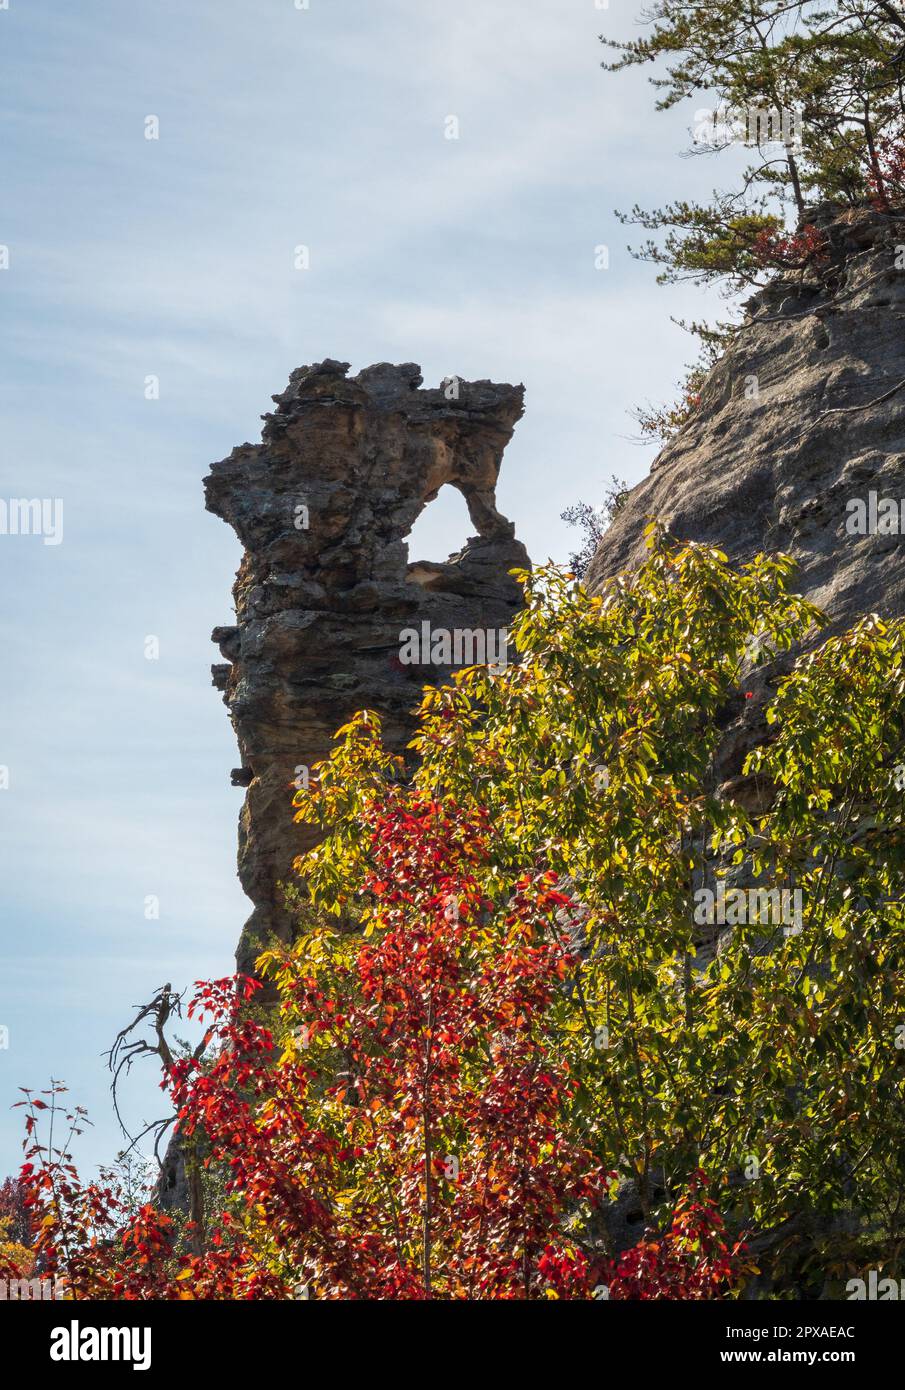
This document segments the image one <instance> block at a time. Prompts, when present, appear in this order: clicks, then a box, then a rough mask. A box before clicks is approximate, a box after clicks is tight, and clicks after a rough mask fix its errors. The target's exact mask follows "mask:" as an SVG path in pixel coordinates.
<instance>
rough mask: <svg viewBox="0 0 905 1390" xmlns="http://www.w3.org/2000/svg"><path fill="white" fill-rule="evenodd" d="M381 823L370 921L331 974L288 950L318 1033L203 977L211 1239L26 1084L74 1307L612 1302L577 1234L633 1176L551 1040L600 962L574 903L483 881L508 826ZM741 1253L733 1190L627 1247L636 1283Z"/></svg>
mask: <svg viewBox="0 0 905 1390" xmlns="http://www.w3.org/2000/svg"><path fill="white" fill-rule="evenodd" d="M362 833H363V834H365V835H367V837H368V848H369V859H368V862H369V863H370V865H371V869H370V871H369V872H368V874H367V877H366V880H365V882H364V884H363V887H362V895H361V906H362V909H363V911H364V914H365V920H366V921H367V923H368V932H367V933H366V934H364V935H361V936H356V937H354V938H344V940H346V941H347V942H348V944H349V949H348V950H346V951H344V952H342V953H340V954H339V955H336V953H335V952H328V954H327V957H326V959H327V961H328V964H327V966H326V967H325V966H324V965H323V957H322V956H321V955H318V954H317V953H315V955H314V956H311V954H310V953H302V954H301V955H287V956H286V957H285V958H284V959H282V960H281V961H280V972H281V973H280V976H279V990H280V995H281V999H282V1001H283V1002H282V1006H283V1010H284V1012H285V1014H286V1015H287V1019H288V1021H289V1023H290V1024H291V1025H292V1027H293V1028H294V1029H295V1030H296V1031H297V1032H299V1033H301V1034H302V1035H303V1036H304V1037H305V1038H306V1040H307V1045H306V1046H304V1047H302V1048H296V1047H294V1046H293V1047H288V1048H287V1049H286V1051H284V1052H283V1054H282V1056H280V1055H279V1049H278V1046H277V1043H276V1038H275V1035H274V1033H273V1032H272V1031H271V1029H270V1028H269V1027H267V1026H265V1025H263V1024H262V1023H260V1022H259V1021H257V1020H256V1019H255V1018H253V1017H252V1016H251V1010H250V1008H249V1001H250V999H251V998H252V996H253V995H254V993H255V992H256V991H257V990H258V989H259V988H260V986H259V983H258V982H257V981H255V980H250V979H244V978H239V979H223V980H215V981H212V982H210V983H207V984H203V985H201V986H200V987H199V991H198V995H197V997H196V999H195V1001H194V1003H193V1005H192V1008H191V1010H190V1012H192V1013H193V1014H194V1015H196V1016H198V1015H200V1016H203V1017H204V1018H205V1019H206V1021H207V1022H208V1024H209V1027H210V1036H211V1038H212V1042H213V1053H212V1058H209V1059H208V1060H206V1061H202V1060H196V1059H193V1058H187V1059H184V1060H180V1061H178V1062H177V1063H176V1064H175V1065H174V1066H173V1067H172V1069H171V1071H170V1074H169V1076H168V1077H167V1079H166V1083H165V1084H167V1085H168V1086H169V1088H170V1089H171V1092H172V1095H173V1099H174V1101H175V1104H176V1107H177V1111H178V1124H179V1127H180V1130H181V1133H182V1134H183V1136H184V1137H185V1138H186V1139H187V1140H189V1141H191V1140H192V1139H193V1137H197V1138H198V1139H201V1138H203V1141H204V1146H205V1150H206V1152H207V1153H208V1154H209V1158H208V1160H207V1161H208V1162H211V1163H214V1164H215V1165H217V1167H218V1169H219V1170H220V1171H221V1172H222V1171H225V1172H226V1174H227V1177H226V1191H227V1209H226V1211H225V1212H224V1213H223V1214H222V1215H221V1216H220V1218H219V1224H218V1225H217V1226H216V1229H214V1230H213V1232H212V1233H211V1234H210V1235H209V1236H208V1238H207V1239H206V1248H205V1249H204V1250H203V1252H202V1253H201V1254H191V1253H187V1252H186V1251H185V1250H184V1249H183V1248H182V1247H181V1245H180V1239H181V1237H180V1233H179V1231H178V1228H177V1227H176V1225H174V1222H173V1221H172V1220H171V1219H170V1218H169V1217H168V1216H167V1215H165V1214H163V1213H161V1212H159V1211H157V1210H155V1209H154V1207H153V1206H151V1205H145V1206H143V1207H142V1208H141V1209H140V1210H139V1211H138V1212H137V1213H132V1214H130V1213H129V1211H128V1210H127V1208H126V1206H125V1205H124V1203H123V1201H122V1200H121V1198H120V1197H119V1195H118V1194H117V1192H115V1191H114V1190H113V1189H112V1188H111V1186H109V1185H105V1184H104V1183H92V1184H88V1185H82V1184H81V1182H80V1181H79V1178H78V1174H77V1172H76V1170H75V1168H74V1167H73V1165H72V1162H71V1158H70V1155H69V1147H70V1139H71V1137H72V1136H73V1135H74V1134H77V1133H78V1132H79V1126H80V1122H81V1118H82V1114H83V1112H81V1111H80V1110H78V1109H76V1110H75V1111H73V1113H72V1114H71V1115H69V1116H68V1117H67V1118H68V1122H69V1135H68V1136H67V1138H66V1139H65V1140H64V1142H63V1144H62V1146H61V1147H60V1148H58V1149H50V1148H49V1147H46V1146H44V1145H42V1144H41V1143H39V1142H38V1138H37V1132H36V1131H37V1126H38V1123H39V1120H40V1118H41V1115H42V1112H46V1111H47V1110H48V1109H49V1111H50V1117H51V1118H54V1117H56V1118H57V1123H59V1115H60V1111H61V1108H62V1105H61V1101H60V1095H61V1093H62V1091H63V1090H64V1088H62V1087H60V1086H57V1085H55V1086H54V1087H52V1088H51V1090H50V1091H49V1092H45V1093H43V1094H44V1095H46V1096H47V1097H48V1100H42V1099H41V1098H39V1097H37V1096H33V1095H30V1094H28V1093H26V1094H27V1099H26V1100H25V1101H23V1102H21V1104H23V1105H24V1106H26V1107H27V1117H26V1129H27V1134H28V1138H27V1140H26V1144H27V1149H26V1158H27V1159H28V1162H27V1163H26V1164H25V1166H24V1167H23V1169H22V1173H21V1178H20V1182H21V1186H22V1190H23V1192H24V1194H25V1202H26V1204H27V1207H28V1210H29V1212H30V1214H31V1218H32V1224H33V1228H34V1230H35V1232H36V1236H35V1247H34V1251H35V1255H36V1257H37V1258H38V1260H39V1265H40V1268H41V1270H42V1275H43V1276H45V1277H61V1278H62V1279H64V1280H65V1281H66V1282H67V1284H68V1287H69V1289H70V1290H71V1292H72V1296H73V1297H75V1298H94V1299H97V1298H107V1299H118V1300H136V1299H151V1298H155V1299H160V1298H164V1299H175V1298H216V1299H291V1298H294V1297H297V1296H298V1290H299V1286H300V1285H302V1286H304V1287H306V1288H308V1289H310V1290H311V1293H312V1295H313V1296H315V1297H318V1298H342V1299H364V1298H368V1299H386V1300H394V1299H431V1298H434V1299H436V1298H440V1299H516V1298H546V1297H551V1296H552V1297H557V1298H589V1297H591V1296H592V1292H593V1289H594V1286H595V1283H597V1282H599V1281H597V1280H595V1279H594V1278H592V1271H591V1269H590V1267H589V1263H588V1260H587V1257H586V1255H585V1253H584V1252H582V1250H581V1249H579V1248H576V1247H575V1246H574V1245H573V1244H572V1243H570V1242H569V1241H567V1240H566V1239H565V1238H564V1235H563V1230H564V1224H565V1218H566V1217H567V1216H569V1214H570V1213H572V1212H574V1210H575V1207H576V1204H577V1203H579V1202H582V1201H585V1202H589V1203H590V1204H592V1205H593V1204H594V1203H596V1202H598V1201H600V1200H602V1199H603V1197H604V1195H605V1187H606V1182H607V1179H608V1177H609V1175H608V1174H607V1173H605V1172H604V1171H603V1170H602V1169H601V1167H600V1164H599V1161H598V1160H597V1158H596V1157H595V1155H594V1154H593V1153H591V1152H590V1151H589V1150H588V1149H586V1148H584V1147H582V1145H581V1143H580V1142H578V1141H576V1139H575V1138H574V1137H573V1136H572V1134H571V1133H570V1132H569V1129H568V1126H567V1124H566V1123H565V1119H566V1115H567V1112H568V1108H569V1106H570V1104H571V1102H572V1100H573V1098H574V1096H575V1093H576V1089H577V1087H576V1082H575V1081H574V1079H573V1078H572V1077H571V1076H570V1075H569V1073H568V1071H567V1070H566V1068H565V1066H564V1064H563V1063H562V1062H561V1061H559V1060H558V1059H557V1056H556V1050H555V1048H554V1047H553V1046H552V1045H551V1044H552V1043H553V1041H554V1038H555V1034H554V1031H553V1030H554V1027H555V1023H554V1015H553V1013H552V1011H551V1005H553V1004H554V1003H555V1002H556V1001H557V1000H558V999H559V997H560V994H561V990H562V986H563V982H564V980H565V979H566V977H567V976H568V975H569V974H570V972H572V971H573V970H574V968H575V960H574V958H573V957H572V956H571V955H570V954H569V953H568V951H566V950H565V949H563V948H562V947H561V946H559V945H557V944H556V940H555V934H554V933H553V932H552V931H551V926H552V923H553V921H554V919H555V916H556V914H557V913H558V912H559V911H561V909H562V908H563V907H564V906H565V907H568V906H570V904H571V900H570V898H569V897H568V896H567V895H565V894H564V893H562V892H561V891H559V889H558V887H557V883H556V876H555V875H553V874H550V873H547V874H542V875H539V876H534V877H531V876H527V875H526V876H524V877H523V878H522V879H521V880H520V881H519V883H518V885H517V888H516V891H515V893H514V895H513V896H512V898H511V899H510V900H508V901H506V902H504V903H502V904H500V903H496V904H495V903H493V902H491V901H490V900H489V899H488V898H487V897H486V895H485V893H484V892H483V891H482V890H481V888H480V886H479V882H478V873H477V870H478V867H479V866H481V867H483V866H484V865H486V863H487V858H488V852H489V851H488V846H489V844H490V840H491V829H490V826H489V824H488V823H487V820H486V818H485V817H483V816H480V815H477V814H475V815H473V816H471V817H465V816H462V815H460V814H459V813H458V812H456V811H455V810H454V809H452V808H450V807H449V806H447V805H440V804H437V803H435V802H432V801H429V800H425V799H421V798H418V797H417V796H416V795H414V794H412V793H408V792H404V791H402V790H401V789H399V790H397V791H395V792H392V793H391V794H390V796H389V800H388V803H387V804H385V805H384V806H383V807H380V808H375V809H373V810H372V811H370V812H366V813H365V814H364V816H363V818H362ZM311 1039H316V1040H317V1042H318V1046H317V1047H310V1041H311ZM312 1058H313V1059H314V1060H312ZM325 1058H326V1059H327V1063H326V1064H325V1061H324V1059H325ZM318 1059H319V1060H318ZM330 1059H332V1060H330ZM45 1118H46V1116H45ZM57 1133H59V1129H57ZM451 1155H452V1156H454V1162H451ZM739 1252H740V1247H735V1248H734V1249H733V1250H731V1251H729V1250H727V1248H726V1245H725V1242H724V1241H723V1238H722V1224H721V1222H720V1218H719V1215H718V1213H717V1212H716V1209H715V1208H714V1207H713V1205H712V1203H709V1202H708V1201H707V1200H706V1199H705V1198H700V1199H696V1200H694V1201H689V1202H688V1203H686V1204H683V1205H680V1208H679V1210H678V1212H677V1215H676V1219H675V1222H674V1223H673V1226H672V1227H671V1229H670V1231H669V1232H667V1234H666V1236H664V1237H662V1238H661V1239H660V1240H657V1241H647V1242H645V1243H643V1244H642V1245H641V1246H639V1247H637V1249H636V1250H634V1251H630V1252H629V1253H628V1254H627V1255H626V1256H625V1257H624V1258H623V1260H622V1261H621V1262H620V1263H619V1265H618V1267H617V1268H616V1270H615V1271H614V1272H613V1274H612V1277H611V1279H610V1288H611V1296H612V1297H617V1298H625V1297H639V1298H657V1297H667V1296H672V1297H688V1298H698V1297H706V1296H713V1295H714V1293H715V1292H716V1291H718V1289H719V1288H720V1287H724V1286H727V1285H728V1284H730V1283H731V1281H732V1280H733V1278H734V1277H735V1272H736V1266H737V1263H738V1256H739Z"/></svg>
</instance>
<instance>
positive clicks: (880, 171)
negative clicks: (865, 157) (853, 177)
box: [867, 134, 905, 212]
mask: <svg viewBox="0 0 905 1390" xmlns="http://www.w3.org/2000/svg"><path fill="white" fill-rule="evenodd" d="M876 151H877V166H878V167H877V168H876V169H870V170H869V172H868V175H867V181H868V185H869V187H870V190H871V206H872V207H874V208H876V209H877V211H878V212H892V210H893V208H895V207H901V205H902V203H903V202H905V137H903V136H902V135H901V134H898V135H883V136H880V138H879V139H878V140H877V145H876Z"/></svg>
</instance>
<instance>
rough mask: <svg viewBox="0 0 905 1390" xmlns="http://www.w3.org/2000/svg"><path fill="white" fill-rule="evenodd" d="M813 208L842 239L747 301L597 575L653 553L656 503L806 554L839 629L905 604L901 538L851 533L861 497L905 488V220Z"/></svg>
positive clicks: (605, 547)
mask: <svg viewBox="0 0 905 1390" xmlns="http://www.w3.org/2000/svg"><path fill="white" fill-rule="evenodd" d="M813 221H814V222H815V223H816V224H817V225H818V226H820V227H821V229H822V230H823V231H824V233H825V235H826V238H827V241H828V244H829V253H830V254H829V259H828V261H827V262H826V263H825V264H824V265H823V266H822V267H821V273H820V275H819V276H814V277H812V278H811V279H809V280H808V281H806V282H804V283H802V282H800V281H798V280H797V279H793V278H791V277H785V278H784V277H780V278H778V279H776V280H775V281H774V282H773V283H772V284H770V285H769V286H768V287H767V289H766V290H764V291H761V292H759V293H758V294H756V295H755V296H754V298H753V299H751V300H749V302H748V305H747V306H746V307H747V311H748V312H747V316H746V319H745V322H744V324H743V326H742V327H741V328H740V330H739V332H738V334H737V337H736V341H735V342H734V344H733V346H732V347H731V349H730V350H729V351H728V352H727V353H726V354H725V356H724V357H723V358H722V359H721V360H720V361H719V362H718V363H717V364H716V366H715V367H714V369H713V371H712V372H711V374H710V376H709V377H708V379H707V382H706V384H705V386H704V388H703V390H702V392H701V398H700V403H699V405H698V406H697V408H696V410H695V412H694V414H693V416H692V417H691V419H690V420H689V422H688V423H687V424H686V425H685V427H684V428H683V429H682V430H681V431H680V432H679V434H678V435H677V436H676V437H675V439H673V440H672V441H671V442H670V443H669V444H668V445H667V446H666V448H665V449H664V450H663V451H662V453H661V454H660V455H659V457H658V458H657V460H656V461H655V463H654V465H653V468H652V471H651V473H650V475H649V477H647V478H646V479H645V480H644V481H643V482H642V483H640V484H639V485H638V486H637V487H636V488H634V489H633V491H632V492H631V494H630V498H629V500H628V502H627V504H626V505H625V506H624V507H623V508H622V509H621V510H620V512H619V514H618V516H617V518H616V520H615V521H614V523H613V525H612V527H611V528H610V529H609V530H608V531H607V533H606V535H605V536H604V538H603V540H602V542H601V544H600V547H599V549H598V552H597V554H596V556H595V558H594V561H593V563H592V565H591V568H590V570H589V572H588V585H589V587H590V588H591V589H596V588H599V585H600V582H601V581H602V580H603V579H604V578H605V577H606V576H607V575H609V574H613V573H615V572H616V571H618V570H620V569H624V568H627V567H629V566H631V565H634V564H636V563H637V562H638V561H639V560H640V559H641V558H642V557H643V554H644V542H643V539H642V534H641V533H642V531H643V529H644V526H645V525H646V521H647V518H648V517H650V516H652V515H657V516H659V517H661V518H662V519H663V520H665V521H667V522H668V523H669V526H670V529H671V530H672V532H673V533H674V534H675V535H676V536H678V537H680V538H682V539H687V540H696V541H702V542H705V543H708V544H714V545H719V546H720V548H721V549H723V550H725V551H726V552H727V554H728V555H729V556H730V558H731V559H733V560H740V561H742V560H746V559H750V558H751V557H752V556H753V555H755V554H756V553H757V552H758V551H760V550H771V551H777V550H783V551H786V552H788V553H789V554H791V555H793V556H794V557H795V558H796V560H797V561H798V564H799V566H800V575H799V580H800V588H801V590H802V592H804V593H806V594H807V595H808V597H809V598H810V599H812V600H813V601H814V602H815V603H817V604H818V605H820V607H822V608H824V609H825V610H826V611H827V612H829V613H830V615H831V616H832V618H833V620H834V626H835V627H844V626H849V625H850V624H851V623H852V622H853V621H854V620H855V619H856V618H857V617H858V616H859V615H861V614H863V613H869V612H872V611H874V610H878V611H882V612H883V613H885V614H887V615H889V616H893V615H899V614H901V613H903V612H905V566H903V565H902V559H901V555H902V552H901V549H900V546H901V543H902V542H901V538H900V536H898V535H896V534H876V535H868V536H864V537H859V536H857V535H853V534H847V533H846V521H847V517H848V513H847V511H846V504H847V503H848V502H849V501H850V500H851V499H857V498H863V499H867V497H868V494H869V493H870V492H871V491H873V492H875V493H877V494H878V495H879V496H881V497H894V498H896V499H898V498H899V497H901V496H903V495H905V219H896V218H893V217H889V216H886V215H883V214H880V213H874V212H870V211H868V210H866V209H853V210H851V211H849V212H846V213H843V214H840V213H839V211H838V209H835V208H834V207H833V206H832V205H825V206H823V207H822V208H821V209H819V210H818V211H817V212H816V213H815V214H814V216H813ZM897 261H898V265H897ZM903 529H905V528H903Z"/></svg>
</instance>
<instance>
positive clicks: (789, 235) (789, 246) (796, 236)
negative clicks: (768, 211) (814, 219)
mask: <svg viewBox="0 0 905 1390" xmlns="http://www.w3.org/2000/svg"><path fill="white" fill-rule="evenodd" d="M752 254H753V256H754V258H755V260H756V261H757V262H758V263H759V264H760V265H763V266H776V267H777V268H778V269H783V270H803V269H804V268H805V266H808V265H810V264H811V263H812V262H813V261H824V260H826V258H827V254H828V251H827V243H826V237H825V236H824V234H823V232H822V231H821V230H820V229H819V227H815V226H814V225H813V223H811V222H808V223H806V224H805V226H803V227H802V228H801V231H799V232H779V231H777V230H775V229H774V228H769V227H766V228H764V230H763V231H762V232H758V234H757V236H756V237H755V239H754V245H753V247H752Z"/></svg>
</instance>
